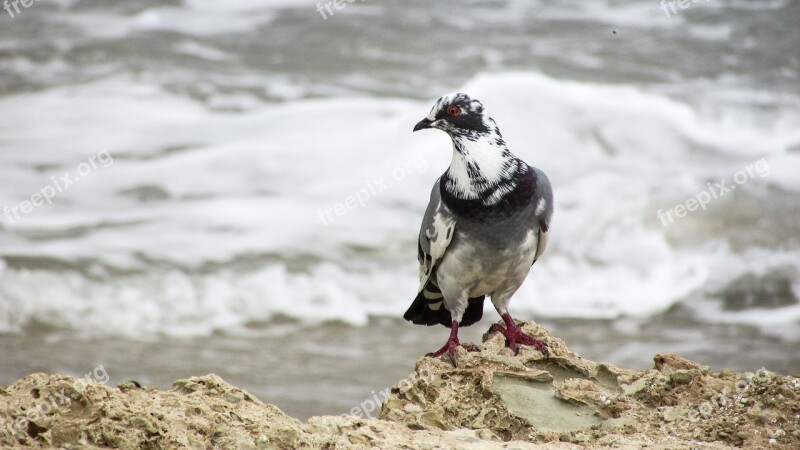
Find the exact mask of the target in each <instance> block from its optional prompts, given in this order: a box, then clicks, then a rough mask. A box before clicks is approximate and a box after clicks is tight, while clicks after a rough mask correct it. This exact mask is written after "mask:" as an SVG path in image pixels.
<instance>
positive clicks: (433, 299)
mask: <svg viewBox="0 0 800 450" xmlns="http://www.w3.org/2000/svg"><path fill="white" fill-rule="evenodd" d="M484 298H485V297H484V296H483V295H481V296H480V297H473V298H470V299H469V303H468V305H467V309H466V311H464V316H463V317H462V318H461V322H460V323H459V325H460V326H462V327H466V326H469V325H472V324H473V323H475V322H477V321H479V320H481V317H483V300H484ZM403 318H404V319H406V320H408V321H409V322H412V323H415V324H417V325H428V326H431V325H436V324H442V325H444V326H446V327H447V328H450V326H451V325H452V323H453V318H452V317H451V316H450V311H449V310H448V309H447V308H446V307H445V305H444V296H442V292H441V291H440V290H439V287H438V286H436V284H434V283H433V282H432V281H429V282H428V283H427V284H426V285H425V288H424V289H422V290H421V291H419V294H417V298H415V299H414V302H413V303H411V306H410V307H409V308H408V310H407V311H406V313H405V314H403Z"/></svg>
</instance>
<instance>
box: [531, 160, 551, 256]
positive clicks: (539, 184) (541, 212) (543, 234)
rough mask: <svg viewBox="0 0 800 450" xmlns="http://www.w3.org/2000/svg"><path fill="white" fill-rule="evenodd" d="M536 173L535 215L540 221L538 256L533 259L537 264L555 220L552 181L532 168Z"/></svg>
mask: <svg viewBox="0 0 800 450" xmlns="http://www.w3.org/2000/svg"><path fill="white" fill-rule="evenodd" d="M532 169H533V171H534V172H535V173H536V190H535V191H534V192H535V193H536V199H535V200H536V206H535V208H536V209H535V210H534V212H533V215H534V216H535V217H536V218H537V219H538V227H539V240H538V245H537V246H536V256H534V258H533V262H534V263H535V262H536V260H537V259H539V256H541V255H542V253H544V249H545V247H547V240H548V239H549V236H550V221H551V220H552V218H553V188H552V187H551V186H550V180H549V179H548V178H547V175H545V174H544V172H542V171H541V170H539V169H537V168H535V167H532Z"/></svg>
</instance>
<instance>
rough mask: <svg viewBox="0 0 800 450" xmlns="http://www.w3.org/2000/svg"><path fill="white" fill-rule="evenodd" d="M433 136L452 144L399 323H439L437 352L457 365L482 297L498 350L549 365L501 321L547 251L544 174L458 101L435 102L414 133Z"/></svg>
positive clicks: (478, 108) (478, 111) (510, 323)
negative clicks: (528, 353) (490, 308)
mask: <svg viewBox="0 0 800 450" xmlns="http://www.w3.org/2000/svg"><path fill="white" fill-rule="evenodd" d="M424 129H438V130H441V131H444V132H445V133H447V134H448V135H449V136H450V138H451V140H452V143H453V156H452V160H451V162H450V166H449V167H448V168H447V170H446V171H445V172H444V173H443V174H442V175H441V176H440V177H439V178H438V179H437V180H436V182H435V183H434V184H433V188H432V190H431V195H430V202H429V203H428V206H427V208H426V210H425V215H424V216H423V219H422V225H421V226H420V231H419V240H418V244H417V259H418V260H419V280H420V283H419V289H418V291H417V296H416V298H415V299H414V301H413V302H412V304H411V306H410V307H409V308H408V310H407V311H406V312H405V314H404V315H403V318H404V319H405V320H407V321H410V322H412V323H414V324H418V325H428V326H432V325H436V324H441V325H444V326H445V327H449V328H450V337H449V338H448V339H447V342H445V344H444V345H443V346H442V347H441V348H440V349H439V350H437V351H435V352H431V353H428V354H427V356H429V357H434V358H438V357H440V356H442V355H443V354H445V353H447V355H448V356H449V358H450V360H451V362H452V363H453V365H454V366H457V360H456V349H457V348H458V347H459V346H460V347H463V348H464V349H466V350H467V351H478V348H477V347H476V346H475V345H473V344H468V343H464V344H462V343H461V342H460V341H459V339H458V329H459V327H465V326H469V325H472V324H474V323H476V322H478V321H479V320H480V319H481V318H482V316H483V303H484V299H485V298H486V297H487V296H488V297H490V298H491V301H492V304H493V305H494V307H495V309H496V310H497V312H498V314H499V315H500V317H501V318H502V319H503V322H504V323H505V326H502V325H500V324H494V325H493V326H492V328H491V329H490V330H491V331H497V332H500V333H502V334H503V335H504V336H505V338H506V345H507V346H508V347H510V348H511V349H512V350H513V351H514V353H515V354H518V352H519V348H520V345H521V344H522V345H531V346H533V347H535V348H536V349H537V350H538V351H540V352H541V353H542V354H543V356H544V357H545V358H549V357H550V352H549V350H548V346H547V344H546V343H545V342H543V341H541V340H539V339H536V338H534V337H533V336H530V335H528V334H527V333H525V332H524V331H523V330H522V329H521V328H520V327H519V325H517V323H516V322H515V321H514V319H513V318H512V317H511V315H510V313H509V312H508V306H509V303H510V300H511V297H512V296H513V295H514V293H515V292H516V291H517V289H519V287H520V286H521V285H522V283H523V282H524V281H525V279H526V277H527V275H528V272H529V271H530V269H531V267H532V266H533V264H534V263H535V262H536V261H537V260H538V259H539V257H540V256H541V255H542V253H543V252H544V250H545V247H546V246H547V241H548V236H549V232H550V223H551V220H552V217H553V190H552V187H551V185H550V180H549V179H548V178H547V175H545V173H544V172H543V171H541V170H540V169H537V168H535V167H531V166H529V165H528V164H527V163H525V162H524V161H523V160H521V159H520V158H518V157H516V156H515V155H514V154H513V153H511V151H510V150H509V149H508V147H507V145H506V142H505V140H504V139H503V136H502V135H501V134H500V129H499V128H498V126H497V123H496V122H495V121H494V119H492V117H491V116H490V115H489V114H488V113H487V112H486V110H485V108H484V106H483V104H482V103H481V102H480V101H479V100H476V99H473V98H471V97H470V96H469V95H467V94H465V93H461V92H459V93H453V94H447V95H444V96H442V97H441V98H439V99H438V100H437V101H436V103H435V104H434V105H433V107H432V108H431V110H430V113H429V114H428V115H427V116H426V117H425V118H424V119H422V120H421V121H419V123H417V124H416V125H415V126H414V132H416V131H419V130H424Z"/></svg>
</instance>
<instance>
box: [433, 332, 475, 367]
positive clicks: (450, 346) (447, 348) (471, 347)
mask: <svg viewBox="0 0 800 450" xmlns="http://www.w3.org/2000/svg"><path fill="white" fill-rule="evenodd" d="M458 347H462V348H463V349H464V350H466V351H468V352H478V351H480V348H478V346H477V345H475V344H462V343H460V342H459V341H458V340H453V339H448V340H447V342H445V344H444V345H443V346H442V348H440V349H439V350H437V351H435V352H430V353H428V354H426V355H425V356H427V357H429V358H438V357H440V356H442V355H444V354H445V353H447V356H449V357H450V362H452V363H453V367H458V358H456V349H457V348H458Z"/></svg>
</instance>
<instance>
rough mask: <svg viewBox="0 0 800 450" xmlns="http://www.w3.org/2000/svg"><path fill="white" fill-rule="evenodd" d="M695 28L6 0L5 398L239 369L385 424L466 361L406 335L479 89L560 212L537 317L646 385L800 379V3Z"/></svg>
mask: <svg viewBox="0 0 800 450" xmlns="http://www.w3.org/2000/svg"><path fill="white" fill-rule="evenodd" d="M15 4H16V5H17V6H16V7H15V6H14V5H15ZM681 4H683V5H684V6H685V7H682V6H681ZM681 4H679V3H677V2H674V1H659V0H597V1H592V2H586V1H579V0H561V1H545V0H491V1H478V0H470V1H452V0H440V1H436V2H430V1H421V0H403V1H399V0H397V1H388V0H381V1H378V0H347V1H343V2H339V1H336V2H333V1H328V0H321V1H306V0H274V1H256V0H240V1H236V2H220V1H211V0H183V1H179V0H169V1H156V0H83V1H80V0H46V1H36V2H33V3H32V4H30V5H29V6H27V7H25V6H24V5H23V4H21V3H17V2H11V3H9V8H8V9H5V10H0V168H1V169H0V170H2V177H0V208H2V211H0V384H2V383H10V382H13V381H14V380H16V379H18V378H20V377H23V376H25V375H27V374H29V373H33V372H49V373H67V374H72V375H77V376H82V375H84V374H86V373H89V372H91V371H92V370H94V369H96V368H98V367H101V366H102V368H104V369H105V370H106V371H107V373H108V375H109V376H110V378H109V384H110V385H114V384H117V383H120V382H122V381H125V380H130V379H133V380H136V381H139V382H140V383H142V384H145V385H150V386H158V387H161V388H165V389H166V388H169V387H170V384H171V382H172V381H173V380H175V379H178V378H186V377H189V376H193V375H203V374H207V373H216V374H218V375H220V376H222V377H223V378H225V379H226V380H227V381H229V382H231V383H233V384H236V385H238V386H241V387H242V388H244V389H247V390H248V391H250V392H251V393H253V394H254V395H256V396H257V397H259V398H260V399H261V400H262V401H264V402H267V403H273V404H276V405H277V406H279V407H280V408H282V409H283V410H284V411H286V412H288V413H290V414H293V415H295V416H297V417H299V418H301V419H304V418H307V417H309V416H312V415H318V414H342V413H348V412H350V411H353V408H356V410H358V411H360V412H361V413H362V415H370V416H374V415H375V414H377V411H376V410H375V408H371V409H372V411H370V412H369V413H366V412H365V411H366V409H368V408H366V407H360V405H362V404H365V402H366V401H367V400H370V399H376V398H377V399H380V398H381V396H382V394H383V393H384V392H385V390H386V389H387V388H388V387H389V386H391V385H392V384H393V383H395V382H396V381H397V380H399V379H400V378H401V377H403V376H406V375H407V374H409V373H410V372H411V371H412V370H413V366H414V363H415V361H416V360H417V358H419V357H420V356H422V355H423V354H425V353H426V352H428V351H432V350H434V349H437V348H439V347H440V346H441V345H442V343H444V341H445V339H446V337H447V334H448V330H447V329H445V328H444V327H438V326H437V327H430V328H429V327H420V326H415V325H412V324H410V323H407V322H404V321H403V320H402V314H403V312H404V311H405V309H406V308H407V307H408V306H409V304H410V303H411V301H412V300H413V298H414V297H415V295H416V289H417V287H418V278H417V276H418V268H417V261H416V239H417V233H418V230H419V225H420V220H421V217H422V214H423V212H424V210H425V207H426V205H427V202H428V198H429V194H430V189H431V186H432V184H433V183H434V181H435V180H436V178H437V177H438V176H439V175H440V174H441V173H442V172H444V171H445V170H446V168H447V166H448V164H449V161H450V158H451V155H452V150H451V144H450V142H449V139H448V137H447V136H446V135H445V134H444V133H441V132H437V131H435V130H433V131H432V130H426V131H423V132H417V133H412V128H413V126H414V124H415V123H416V122H417V121H419V120H420V119H422V118H423V117H425V116H426V115H427V114H428V111H429V110H430V108H431V106H432V105H433V103H434V102H435V100H436V99H437V98H438V97H440V96H441V95H443V94H446V93H450V92H456V91H460V92H465V93H468V94H469V95H470V96H473V97H475V98H478V99H480V100H481V101H482V102H483V104H484V105H485V107H486V109H487V111H489V112H490V113H491V114H492V116H493V117H494V118H495V120H496V121H497V123H498V124H499V126H500V129H501V131H502V133H503V135H504V138H505V140H506V142H507V143H508V144H509V148H510V149H511V151H512V152H513V153H515V154H516V155H517V156H519V157H520V158H522V159H524V160H525V161H527V162H528V163H529V164H531V165H533V166H536V167H538V168H540V169H542V170H543V171H544V172H545V173H547V174H548V176H549V178H550V180H551V182H552V184H553V189H554V193H555V215H554V218H553V222H552V225H551V237H550V242H549V245H548V248H547V251H546V252H545V254H544V255H543V256H542V257H541V258H540V260H539V261H538V262H537V263H536V265H535V266H534V267H533V269H532V270H531V273H530V274H529V276H528V279H527V281H526V282H525V284H524V285H523V286H522V288H521V289H520V290H519V291H518V292H517V294H516V295H515V296H514V298H513V299H512V302H511V307H510V311H511V313H512V315H514V316H515V317H516V318H518V319H522V320H535V321H537V322H539V323H542V324H544V325H545V326H546V327H548V328H549V329H550V330H551V331H552V332H553V333H554V334H555V335H556V336H557V337H559V338H561V339H563V340H564V341H565V342H566V343H567V345H569V346H570V347H571V348H572V349H573V350H576V351H578V352H580V353H581V354H582V355H583V356H584V357H586V358H591V359H594V360H602V361H609V362H612V363H614V364H618V365H622V366H625V367H630V368H647V367H652V364H653V361H652V358H653V355H654V354H656V353H659V352H677V353H680V354H681V355H683V356H686V357H688V358H692V359H695V360H697V361H699V362H700V363H702V364H705V365H708V366H710V367H711V368H712V369H714V370H721V369H722V368H725V367H730V368H733V369H735V370H740V371H756V370H758V369H760V368H762V367H764V368H766V369H769V370H773V371H776V372H780V373H785V374H798V373H800V50H799V49H800V29H799V28H798V23H800V1H792V0H758V1H756V0H729V1H728V0H726V1H722V0H704V1H693V2H687V3H683V2H682V3H681ZM15 8H16V9H15ZM485 308H486V312H485V315H484V319H483V321H482V322H480V323H478V324H476V325H474V326H472V327H469V328H465V329H463V330H462V335H463V337H464V339H463V340H473V341H479V340H480V338H481V334H482V333H483V332H485V331H486V330H487V329H488V328H489V326H490V325H491V323H492V322H494V321H497V320H498V319H499V318H498V317H497V315H496V313H495V312H494V310H493V308H492V306H491V304H490V303H489V302H487V303H486V306H485Z"/></svg>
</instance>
